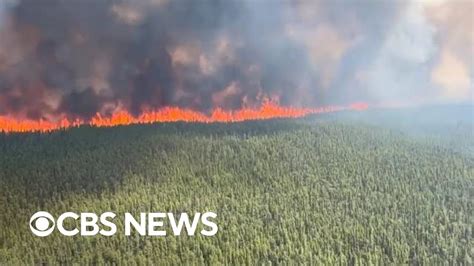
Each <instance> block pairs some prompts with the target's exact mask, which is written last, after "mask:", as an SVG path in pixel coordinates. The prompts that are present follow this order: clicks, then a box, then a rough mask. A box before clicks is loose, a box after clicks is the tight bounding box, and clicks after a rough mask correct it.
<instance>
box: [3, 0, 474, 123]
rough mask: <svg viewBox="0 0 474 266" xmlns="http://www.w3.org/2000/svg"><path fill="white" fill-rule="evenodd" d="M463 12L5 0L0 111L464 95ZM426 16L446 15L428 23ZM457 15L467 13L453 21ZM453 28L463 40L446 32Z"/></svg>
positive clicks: (467, 62) (407, 6) (467, 84)
mask: <svg viewBox="0 0 474 266" xmlns="http://www.w3.org/2000/svg"><path fill="white" fill-rule="evenodd" d="M472 8H473V4H472V3H471V2H469V1H465V2H463V1H459V2H456V3H454V4H453V3H447V2H444V1H437V2H426V3H425V1H421V0H420V1H414V2H410V1H369V0H363V1H348V2H346V1H317V0H316V1H311V0H308V1H304V0H286V1H271V0H260V1H251V0H239V1H237V0H199V1H191V0H141V1H132V0H128V1H127V0H122V1H119V0H117V1H113V0H84V1H64V0H43V1H37V0H17V1H11V0H9V1H5V0H3V1H2V2H0V36H1V39H0V115H10V116H15V117H28V118H33V119H38V118H45V119H54V118H55V117H58V116H60V115H66V116H68V117H70V118H76V117H79V118H86V119H87V118H90V117H92V116H94V115H95V114H96V113H98V112H99V113H102V114H104V115H107V114H110V113H111V112H113V111H115V110H117V109H122V110H123V109H125V110H128V111H130V112H132V113H133V114H139V113H140V112H142V111H143V110H148V109H158V108H160V107H164V106H180V107H185V108H191V109H194V110H199V111H203V112H207V111H209V110H212V109H213V108H216V107H221V108H224V109H237V108H241V107H245V106H250V107H251V106H258V105H259V104H260V103H261V102H262V101H263V100H264V99H265V98H270V99H277V100H279V102H280V103H281V104H283V105H293V106H319V105H325V104H340V103H348V102H352V101H368V102H373V103H379V102H390V101H394V102H397V101H403V102H405V101H413V102H430V101H466V100H471V99H472V91H473V87H472V78H473V73H474V71H473V70H472V68H473V63H472V62H473V61H472V60H473V57H472V54H473V53H472V49H470V48H465V49H464V50H462V52H460V50H459V49H458V47H459V45H463V44H466V45H469V44H472V35H471V34H472V25H473V24H472V23H470V24H469V22H472V17H473V13H472V12H473V10H472ZM434 9H436V11H437V12H438V13H439V11H440V10H441V11H443V12H444V13H446V14H445V15H443V16H441V17H436V16H431V15H430V14H432V11H433V10H434ZM459 10H467V12H466V11H464V15H463V16H461V17H459V15H458V18H457V21H456V20H453V19H452V18H451V16H452V15H451V14H452V13H456V14H458V13H459V12H458V11H459ZM469 10H470V11H469ZM466 21H467V22H466ZM459 23H464V24H463V26H464V27H468V29H467V30H469V29H470V30H471V31H470V32H471V33H469V31H466V32H463V33H461V34H459V33H452V32H453V30H455V29H456V28H457V27H459V25H458V24H459ZM469 27H470V28H469ZM460 35H461V36H460ZM463 35H464V36H463ZM453 43H455V44H456V45H454V44H453ZM471 47H473V46H471Z"/></svg>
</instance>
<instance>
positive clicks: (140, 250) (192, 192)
mask: <svg viewBox="0 0 474 266" xmlns="http://www.w3.org/2000/svg"><path fill="white" fill-rule="evenodd" d="M471 140H472V139H471ZM451 141H455V140H452V139H450V140H449V143H451ZM458 141H463V143H460V144H459V145H458V146H459V147H461V146H463V147H465V146H470V147H471V148H472V146H471V145H472V142H469V141H468V139H467V138H465V139H459V140H458ZM452 147H453V146H451V145H449V144H448V145H446V142H443V140H442V139H441V138H429V137H420V136H418V137H415V136H412V135H407V134H404V133H401V132H398V131H396V130H393V129H387V128H382V127H376V126H369V125H365V124H360V123H357V124H354V123H350V122H348V121H343V122H341V121H339V122H338V121H335V120H334V119H324V120H321V121H313V120H311V119H305V120H274V121H262V122H246V123H238V124H212V125H204V124H180V123H174V124H161V125H138V126H130V127H117V128H101V129H98V128H88V127H82V128H77V129H73V130H69V131H64V132H54V133H50V134H26V135H25V134H18V135H0V188H1V189H0V264H7V265H12V264H42V263H48V264H59V263H61V264H73V263H74V264H104V263H106V264H132V265H133V264H164V263H167V264H183V263H193V264H222V263H225V264H280V263H289V262H292V263H297V264H301V263H308V264H316V263H319V264H325V265H340V264H351V265H369V264H373V265H381V264H392V263H393V264H397V265H399V264H415V265H419V264H421V265H438V264H444V263H449V264H459V265H472V263H473V256H474V254H473V252H474V244H473V243H474V241H473V232H472V230H473V219H474V213H473V210H474V203H473V198H472V191H473V189H474V156H472V154H469V153H466V152H460V151H459V150H457V149H453V148H452ZM38 210H46V211H49V212H51V213H52V214H53V215H56V216H57V215H58V214H61V213H63V212H65V211H74V212H78V213H80V212H86V211H87V212H95V213H101V212H104V211H114V212H116V213H117V214H118V215H120V214H123V213H125V212H132V213H138V212H158V211H160V212H190V213H194V212H205V211H214V212H216V213H217V214H218V218H217V224H218V225H219V233H218V234H217V235H216V236H215V237H204V236H201V235H196V236H194V237H189V236H179V237H175V236H167V237H149V236H138V235H132V236H125V235H124V234H123V233H121V232H122V231H121V230H123V228H121V225H120V224H118V228H119V233H117V234H115V235H114V236H111V237H105V236H96V237H81V236H74V237H66V236H62V235H60V234H59V233H58V232H54V233H53V234H52V235H50V236H48V237H44V238H40V237H35V236H33V235H32V234H31V232H30V230H29V226H28V221H29V218H30V216H31V215H32V214H33V213H35V212H36V211H38Z"/></svg>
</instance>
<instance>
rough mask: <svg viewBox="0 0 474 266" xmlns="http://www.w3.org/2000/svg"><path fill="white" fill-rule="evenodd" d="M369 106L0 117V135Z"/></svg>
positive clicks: (233, 119)
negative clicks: (70, 117)
mask: <svg viewBox="0 0 474 266" xmlns="http://www.w3.org/2000/svg"><path fill="white" fill-rule="evenodd" d="M367 108H368V105H367V104H366V103H355V104H351V105H349V106H326V107H319V108H295V107H285V106H280V105H278V104H277V103H274V102H271V101H267V102H264V103H263V104H262V106H261V107H260V108H254V109H252V108H242V109H240V110H236V111H225V110H222V109H216V110H214V111H213V112H212V114H210V115H205V114H203V113H200V112H196V111H192V110H189V109H182V108H178V107H165V108H162V109H159V110H157V111H148V112H144V113H142V114H141V115H139V116H138V117H135V116H133V115H131V114H130V113H129V112H127V111H119V112H116V113H114V114H113V115H112V116H110V117H103V116H101V115H100V114H97V115H96V116H94V117H93V118H92V119H90V120H89V121H84V120H79V119H77V120H68V119H66V118H63V119H61V120H59V121H57V122H52V121H46V120H37V121H36V120H19V119H15V118H11V117H7V116H0V132H5V133H10V132H50V131H54V130H59V129H66V128H71V127H78V126H81V125H89V126H95V127H113V126H119V125H131V124H151V123H159V122H178V121H183V122H199V123H212V122H241V121H245V120H263V119H271V118H298V117H303V116H306V115H309V114H319V113H329V112H336V111H342V110H357V111H360V110H365V109H367Z"/></svg>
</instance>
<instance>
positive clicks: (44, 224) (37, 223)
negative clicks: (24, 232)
mask: <svg viewBox="0 0 474 266" xmlns="http://www.w3.org/2000/svg"><path fill="white" fill-rule="evenodd" d="M54 226H55V222H54V217H53V216H52V215H51V214H50V213H49V212H44V211H39V212H37V213H35V214H33V216H31V218H30V229H31V232H32V233H33V234H35V235H37V236H41V237H43V236H48V235H50V234H51V233H52V232H53V230H54Z"/></svg>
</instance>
